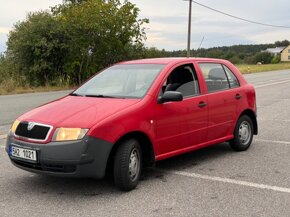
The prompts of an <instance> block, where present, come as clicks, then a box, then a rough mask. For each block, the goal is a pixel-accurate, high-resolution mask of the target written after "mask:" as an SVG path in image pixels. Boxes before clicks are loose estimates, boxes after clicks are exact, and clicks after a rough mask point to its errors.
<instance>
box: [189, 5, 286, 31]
mask: <svg viewBox="0 0 290 217" xmlns="http://www.w3.org/2000/svg"><path fill="white" fill-rule="evenodd" d="M191 1H192V2H193V3H195V4H197V5H199V6H201V7H204V8H207V9H209V10H212V11H215V12H217V13H220V14H223V15H225V16H228V17H232V18H234V19H237V20H242V21H244V22H248V23H252V24H257V25H261V26H268V27H274V28H284V29H290V26H283V25H273V24H268V23H262V22H258V21H253V20H248V19H245V18H242V17H238V16H235V15H232V14H229V13H226V12H223V11H220V10H217V9H215V8H212V7H209V6H207V5H204V4H201V3H199V2H197V1H194V0H191Z"/></svg>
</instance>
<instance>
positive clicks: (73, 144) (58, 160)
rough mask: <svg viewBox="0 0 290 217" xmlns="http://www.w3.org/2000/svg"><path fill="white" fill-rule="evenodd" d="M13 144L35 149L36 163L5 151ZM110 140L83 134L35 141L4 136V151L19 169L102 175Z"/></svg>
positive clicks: (35, 171)
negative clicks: (63, 139) (69, 138)
mask: <svg viewBox="0 0 290 217" xmlns="http://www.w3.org/2000/svg"><path fill="white" fill-rule="evenodd" d="M11 144H13V145H15V146H19V147H22V148H29V149H34V150H36V151H37V158H38V160H37V163H31V162H28V161H25V160H19V159H18V158H14V157H12V156H10V155H9V146H10V145H11ZM112 147H113V144H112V143H110V142H107V141H104V140H101V139H97V138H94V137H90V136H86V137H84V138H83V139H82V140H78V141H67V142H50V143H47V144H37V143H30V142H24V141H20V140H17V139H15V138H14V137H13V136H12V135H11V134H9V135H8V137H7V143H6V148H5V150H6V152H7V153H8V155H9V158H10V160H11V161H12V163H13V164H14V165H15V166H16V167H19V168H21V169H24V170H27V171H30V172H34V173H39V174H46V175H51V176H61V177H92V178H103V177H104V175H105V172H106V166H107V161H108V158H109V155H110V152H111V149H112Z"/></svg>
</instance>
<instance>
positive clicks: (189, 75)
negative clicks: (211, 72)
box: [161, 64, 200, 97]
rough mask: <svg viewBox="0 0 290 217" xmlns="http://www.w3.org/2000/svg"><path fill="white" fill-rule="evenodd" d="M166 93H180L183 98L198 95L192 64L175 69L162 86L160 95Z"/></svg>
mask: <svg viewBox="0 0 290 217" xmlns="http://www.w3.org/2000/svg"><path fill="white" fill-rule="evenodd" d="M166 91H178V92H181V93H182V95H183V97H189V96H195V95H198V94H200V89H199V83H198V80H197V76H196V72H195V70H194V67H193V65H192V64H189V65H182V66H179V67H177V68H175V69H174V70H173V71H172V72H171V73H170V75H169V76H168V78H167V80H166V82H165V83H164V85H163V88H162V91H161V95H162V94H163V93H164V92H166Z"/></svg>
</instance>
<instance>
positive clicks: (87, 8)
mask: <svg viewBox="0 0 290 217" xmlns="http://www.w3.org/2000/svg"><path fill="white" fill-rule="evenodd" d="M53 13H54V15H55V16H56V18H57V19H58V20H59V21H60V22H61V23H62V25H63V26H64V27H65V29H66V30H67V32H68V34H69V35H70V38H71V39H70V41H69V47H70V56H69V58H70V63H71V64H69V65H67V70H68V71H69V72H70V73H71V78H73V79H75V80H74V83H81V82H82V81H83V80H84V79H86V78H87V77H88V76H90V75H91V74H92V73H94V72H95V71H97V70H100V69H101V68H104V67H106V66H108V65H111V64H113V63H115V62H117V61H122V60H126V59H131V58H134V56H135V54H136V51H138V50H139V51H140V50H142V49H143V40H144V39H145V38H146V37H145V29H144V28H143V27H142V25H143V24H144V23H147V22H148V20H147V19H138V14H139V9H138V8H137V7H135V5H133V4H132V3H130V2H128V1H125V2H124V3H121V2H120V1H118V0H110V1H103V0H87V1H76V2H75V1H67V4H64V5H61V6H59V7H56V8H54V9H53ZM131 55H133V56H131Z"/></svg>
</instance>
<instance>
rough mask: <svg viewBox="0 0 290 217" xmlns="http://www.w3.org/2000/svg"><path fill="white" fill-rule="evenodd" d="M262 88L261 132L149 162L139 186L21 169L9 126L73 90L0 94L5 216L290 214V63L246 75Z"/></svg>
mask: <svg viewBox="0 0 290 217" xmlns="http://www.w3.org/2000/svg"><path fill="white" fill-rule="evenodd" d="M246 78H247V80H248V81H250V82H251V83H253V84H254V85H255V87H256V91H257V105H258V122H259V135H258V136H256V137H255V139H254V141H253V144H252V146H251V148H250V149H249V150H248V151H246V152H242V153H236V152H233V151H232V150H231V149H230V148H229V147H228V145H227V144H218V145H216V146H212V147H209V148H205V149H202V150H199V151H195V152H192V153H189V154H185V155H182V156H179V157H175V158H171V159H168V160H164V161H161V162H159V163H157V165H156V168H150V169H146V170H145V171H144V173H143V175H142V181H141V182H140V184H139V185H138V188H137V189H136V190H133V191H131V192H127V193H124V192H120V191H118V190H117V189H116V188H115V187H114V185H113V183H111V182H109V181H107V180H100V181H97V180H93V179H63V178H52V177H45V176H40V175H36V174H32V173H29V172H25V171H22V170H20V169H18V168H15V167H14V166H13V165H12V164H11V163H10V162H9V159H8V156H7V155H6V153H5V152H4V144H5V133H6V132H7V130H8V129H9V125H10V124H11V123H12V122H13V120H14V119H15V118H16V117H17V116H18V115H19V114H21V113H23V112H25V111H27V110H29V109H31V108H33V107H35V106H38V105H40V104H43V103H45V102H47V101H50V100H52V99H55V98H58V97H61V96H63V95H65V94H67V91H62V92H50V93H37V94H22V95H10V96H0V125H1V126H0V216H1V217H6V216H9V217H12V216H24V217H25V216H27V217H28V216H29V217H33V216H147V217H148V216H243V217H244V216H255V217H256V216H267V217H268V216H275V217H276V216H285V217H289V216H290V70H288V71H287V70H285V71H277V72H265V73H259V74H252V75H247V76H246Z"/></svg>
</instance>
